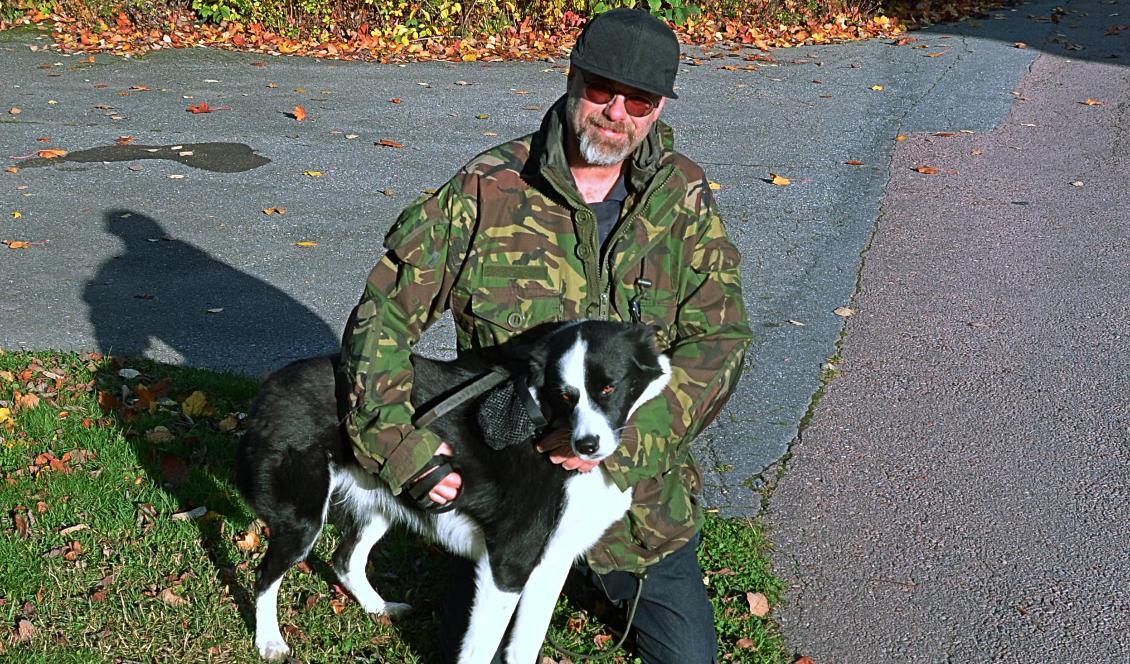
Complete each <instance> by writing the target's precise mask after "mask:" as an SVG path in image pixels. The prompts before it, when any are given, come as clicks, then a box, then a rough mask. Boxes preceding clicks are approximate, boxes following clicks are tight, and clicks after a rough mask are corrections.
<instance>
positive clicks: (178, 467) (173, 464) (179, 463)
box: [161, 454, 188, 486]
mask: <svg viewBox="0 0 1130 664" xmlns="http://www.w3.org/2000/svg"><path fill="white" fill-rule="evenodd" d="M161 479H162V480H164V482H165V483H166V484H170V485H172V486H180V485H182V484H184V483H185V482H186V481H187V480H188V464H187V463H185V462H184V459H183V458H181V457H180V456H178V455H176V454H162V455H161Z"/></svg>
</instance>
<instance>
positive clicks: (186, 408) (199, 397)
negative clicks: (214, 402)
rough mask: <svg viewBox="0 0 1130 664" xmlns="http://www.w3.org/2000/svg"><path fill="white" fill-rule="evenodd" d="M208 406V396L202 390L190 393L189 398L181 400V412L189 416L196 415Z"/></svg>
mask: <svg viewBox="0 0 1130 664" xmlns="http://www.w3.org/2000/svg"><path fill="white" fill-rule="evenodd" d="M207 407H208V397H207V395H205V394H204V393H203V392H201V391H200V390H196V391H195V392H193V393H192V394H190V395H188V398H187V399H185V400H184V401H183V402H181V405H180V408H181V412H182V413H184V414H185V416H187V417H196V416H197V415H200V414H201V413H203V412H204V409H205V408H207Z"/></svg>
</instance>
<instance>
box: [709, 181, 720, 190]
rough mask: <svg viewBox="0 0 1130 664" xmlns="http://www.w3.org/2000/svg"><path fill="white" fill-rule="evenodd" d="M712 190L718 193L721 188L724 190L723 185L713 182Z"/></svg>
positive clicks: (711, 184)
mask: <svg viewBox="0 0 1130 664" xmlns="http://www.w3.org/2000/svg"><path fill="white" fill-rule="evenodd" d="M710 188H711V189H712V190H713V191H718V190H719V189H721V188H722V185H720V184H718V183H717V182H711V183H710Z"/></svg>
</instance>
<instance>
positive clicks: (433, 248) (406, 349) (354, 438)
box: [338, 172, 476, 493]
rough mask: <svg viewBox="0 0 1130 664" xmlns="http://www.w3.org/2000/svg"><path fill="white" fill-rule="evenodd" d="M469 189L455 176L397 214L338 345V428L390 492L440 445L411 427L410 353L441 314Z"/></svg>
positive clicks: (457, 259) (459, 251)
mask: <svg viewBox="0 0 1130 664" xmlns="http://www.w3.org/2000/svg"><path fill="white" fill-rule="evenodd" d="M471 184H473V178H471V177H470V176H468V175H467V174H466V173H465V172H461V173H460V174H459V175H457V176H456V177H455V178H453V179H452V180H450V181H449V182H448V183H447V184H445V185H444V186H443V187H442V188H440V190H439V191H437V192H436V193H435V194H434V195H432V196H430V197H427V198H422V199H420V200H418V201H417V202H416V203H414V204H413V205H411V206H410V207H408V208H407V209H406V210H405V211H404V212H403V213H401V215H400V217H399V218H398V219H397V221H396V223H395V224H394V225H393V227H392V229H391V230H390V231H389V233H388V235H387V236H386V237H385V241H384V246H385V255H384V257H383V258H382V259H381V260H380V262H379V263H377V265H376V266H375V267H374V268H373V270H372V272H370V273H369V277H368V280H367V281H366V283H365V287H364V291H363V293H362V294H361V299H360V302H359V303H358V304H357V306H356V307H355V308H354V309H353V313H352V314H351V315H350V317H349V321H348V322H347V323H346V327H345V333H344V335H343V338H342V351H341V352H342V355H341V372H342V373H341V380H340V384H341V385H343V386H344V389H345V391H346V394H344V395H343V398H341V399H339V400H338V403H339V408H341V409H342V412H341V420H342V424H343V429H344V431H345V433H346V435H347V436H348V438H349V441H350V443H351V445H352V446H353V450H354V453H355V456H356V457H357V460H358V462H359V463H360V464H361V465H362V467H364V468H365V469H366V470H368V471H369V472H371V473H375V474H377V475H378V476H379V477H380V478H381V479H382V480H384V481H385V483H386V484H387V485H388V486H389V487H390V488H391V489H392V491H393V493H399V492H400V491H401V489H402V488H403V486H404V484H405V483H406V482H407V481H408V480H409V479H410V478H411V477H412V476H413V475H415V474H416V473H417V472H419V470H420V469H421V468H422V467H423V466H424V464H425V463H427V461H428V460H429V459H430V458H431V457H432V456H433V455H434V454H435V452H436V450H437V449H438V448H439V445H440V443H441V442H442V441H441V440H440V439H439V438H438V437H437V436H436V435H435V434H433V433H432V432H430V431H428V430H426V429H417V428H415V427H414V426H413V425H412V417H413V414H414V412H415V411H414V409H413V407H412V404H411V402H410V397H411V394H412V378H413V374H412V364H411V361H410V357H411V348H412V346H413V345H415V343H416V342H417V341H418V340H419V339H420V336H421V335H422V334H423V332H424V330H426V329H427V328H428V326H430V325H431V324H432V323H433V322H435V320H436V319H437V318H438V317H439V316H440V314H442V313H443V311H444V310H445V309H446V308H447V307H448V301H449V294H450V292H451V286H452V283H453V281H454V278H455V275H456V274H458V269H459V266H460V265H461V263H462V260H463V258H464V256H465V253H466V246H467V241H468V238H467V237H466V233H467V232H469V231H468V229H470V228H472V227H473V222H474V219H475V216H476V198H475V196H474V194H473V192H469V191H468V187H469V186H470V185H471Z"/></svg>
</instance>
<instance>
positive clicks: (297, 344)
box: [83, 210, 340, 375]
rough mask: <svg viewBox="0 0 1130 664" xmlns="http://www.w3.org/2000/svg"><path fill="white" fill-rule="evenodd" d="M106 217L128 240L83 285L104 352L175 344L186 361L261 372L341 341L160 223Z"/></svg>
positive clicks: (285, 298)
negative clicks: (170, 231)
mask: <svg viewBox="0 0 1130 664" xmlns="http://www.w3.org/2000/svg"><path fill="white" fill-rule="evenodd" d="M103 223H104V225H105V228H106V230H107V232H109V233H111V234H113V235H115V236H117V237H118V238H119V239H120V240H121V241H122V243H123V245H124V251H123V252H122V253H121V254H119V255H117V256H115V257H113V258H111V259H110V260H108V261H106V262H105V263H104V264H103V265H102V266H101V267H100V268H99V270H98V272H97V273H96V274H95V275H94V277H93V278H91V279H90V281H89V282H87V284H86V287H85V288H84V290H83V301H84V302H85V303H86V305H87V308H88V311H89V317H90V322H91V324H92V326H93V328H94V335H95V339H96V341H97V344H98V349H99V350H100V351H101V352H102V353H103V354H106V355H117V356H129V357H142V356H150V357H152V356H153V355H154V353H155V352H156V351H165V352H166V354H168V352H169V351H171V353H173V354H176V355H179V357H180V358H181V361H182V362H183V363H184V364H186V365H189V366H194V367H207V368H210V369H218V370H226V371H232V372H238V373H243V374H247V375H262V374H265V373H266V372H267V371H270V370H274V369H277V368H279V367H281V366H283V365H284V364H286V363H288V362H290V361H293V360H296V359H299V358H302V357H309V356H312V355H318V354H324V353H330V352H334V351H335V349H336V348H338V347H339V345H340V339H339V338H338V336H337V334H336V333H335V332H334V331H333V330H331V329H330V327H329V325H327V324H326V323H325V322H324V321H323V320H322V319H321V318H320V317H319V316H318V315H317V314H315V313H314V312H313V311H311V310H310V309H309V308H308V307H307V306H306V305H304V304H302V303H301V302H298V301H297V300H295V299H294V298H292V297H291V296H290V295H288V294H287V293H285V292H283V291H282V290H280V289H279V288H276V287H275V286H272V285H271V284H269V283H267V282H265V281H263V280H261V279H259V278H258V277H255V276H252V275H249V274H247V273H246V272H242V271H240V270H238V269H236V268H234V267H232V266H230V265H227V264H226V263H224V262H222V261H219V260H216V259H215V258H213V257H211V256H210V255H208V253H207V252H205V251H202V250H201V249H199V248H197V247H195V246H193V245H192V244H190V243H188V242H185V241H183V240H178V239H175V238H173V237H170V236H169V234H168V233H167V232H166V231H165V230H164V228H162V227H161V224H159V223H158V222H157V221H156V220H154V219H152V218H150V217H148V216H146V215H144V214H141V213H139V212H134V211H131V210H111V211H108V212H107V213H106V214H105V215H104V218H103Z"/></svg>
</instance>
